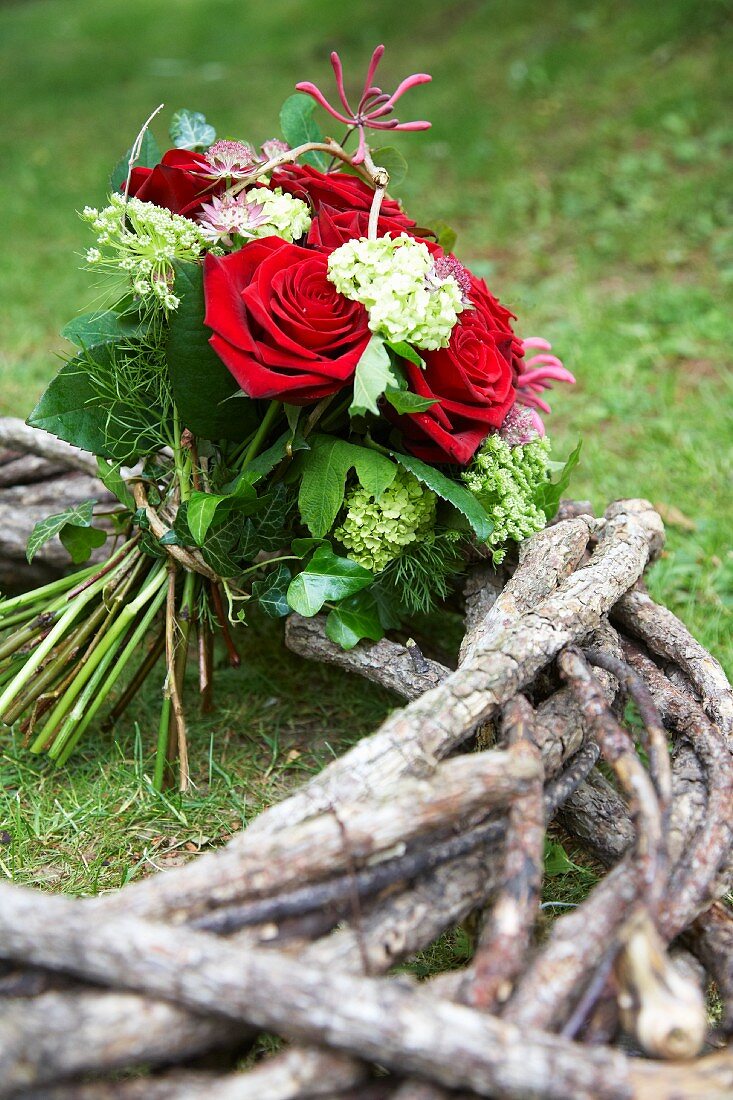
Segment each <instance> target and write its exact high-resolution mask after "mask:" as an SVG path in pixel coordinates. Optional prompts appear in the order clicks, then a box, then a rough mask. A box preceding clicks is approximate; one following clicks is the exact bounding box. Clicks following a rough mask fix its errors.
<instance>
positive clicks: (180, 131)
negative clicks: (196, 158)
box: [169, 108, 216, 152]
mask: <svg viewBox="0 0 733 1100" xmlns="http://www.w3.org/2000/svg"><path fill="white" fill-rule="evenodd" d="M169 133H170V139H171V141H172V142H173V144H174V145H175V147H176V149H190V150H191V151H192V152H195V151H196V150H197V149H198V150H200V149H208V148H209V146H210V145H212V144H213V143H214V142H215V141H216V130H215V129H214V127H213V126H210V125H209V124H208V122H207V121H206V116H205V115H202V114H201V112H200V111H187V110H186V109H185V108H184V109H183V110H181V111H176V113H175V114H174V116H173V118H172V119H171V126H170V130H169Z"/></svg>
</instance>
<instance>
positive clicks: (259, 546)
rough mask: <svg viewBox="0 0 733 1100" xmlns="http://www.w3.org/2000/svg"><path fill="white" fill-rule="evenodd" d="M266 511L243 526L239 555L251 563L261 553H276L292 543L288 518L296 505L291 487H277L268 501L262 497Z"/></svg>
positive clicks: (263, 509)
mask: <svg viewBox="0 0 733 1100" xmlns="http://www.w3.org/2000/svg"><path fill="white" fill-rule="evenodd" d="M260 503H261V504H262V507H261V508H260V510H259V511H258V512H257V515H256V518H255V519H246V520H245V521H244V523H243V524H242V533H241V536H240V539H239V547H238V553H239V556H240V557H241V558H243V559H245V560H249V561H251V560H252V559H253V558H254V557H255V555H256V554H257V553H258V552H259V551H260V550H265V551H268V552H269V551H273V550H279V549H281V547H284V546H287V544H288V541H289V534H290V532H289V530H288V515H289V513H290V510H291V507H292V504H293V501H292V497H291V496H290V490H289V489H288V486H287V485H282V484H280V485H276V486H275V487H274V489H273V490H272V491H271V492H270V493H268V494H267V495H266V496H265V497H260Z"/></svg>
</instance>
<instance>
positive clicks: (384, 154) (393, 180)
mask: <svg viewBox="0 0 733 1100" xmlns="http://www.w3.org/2000/svg"><path fill="white" fill-rule="evenodd" d="M372 161H373V162H374V164H375V165H376V167H377V168H384V169H385V171H387V172H389V186H390V190H391V189H392V188H393V187H399V185H400V184H401V183H402V181H403V179H404V178H405V176H406V175H407V161H406V160H405V158H404V157H403V156H402V153H401V152H400V151H399V149H395V147H394V146H393V145H385V146H384V147H383V148H382V149H373V150H372Z"/></svg>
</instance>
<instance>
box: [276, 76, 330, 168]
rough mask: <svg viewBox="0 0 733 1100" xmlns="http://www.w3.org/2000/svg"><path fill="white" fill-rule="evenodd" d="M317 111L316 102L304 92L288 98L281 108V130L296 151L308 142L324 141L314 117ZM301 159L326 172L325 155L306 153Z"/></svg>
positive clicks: (326, 162)
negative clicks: (299, 146)
mask: <svg viewBox="0 0 733 1100" xmlns="http://www.w3.org/2000/svg"><path fill="white" fill-rule="evenodd" d="M315 109H316V103H315V100H313V99H311V97H310V96H309V95H304V94H303V92H296V93H295V94H294V95H291V96H288V98H287V99H286V100H285V102H284V103H283V105H282V107H281V108H280V129H281V130H282V135H283V137H284V138H285V140H286V141H287V143H288V145H289V146H290V147H291V148H293V149H295V148H296V147H297V146H298V145H305V144H306V142H311V141H318V142H320V141H323V133H322V131H321V128H320V126H319V125H318V123H317V122H316V120H315V119H314V117H313V114H314V112H315ZM300 159H301V160H302V161H305V163H306V164H311V165H312V166H313V167H314V168H317V169H318V170H319V171H320V172H325V170H326V168H327V167H328V158H327V157H326V156H325V155H324V154H323V153H319V152H312V153H306V154H305V155H304V156H302V157H301V158H300Z"/></svg>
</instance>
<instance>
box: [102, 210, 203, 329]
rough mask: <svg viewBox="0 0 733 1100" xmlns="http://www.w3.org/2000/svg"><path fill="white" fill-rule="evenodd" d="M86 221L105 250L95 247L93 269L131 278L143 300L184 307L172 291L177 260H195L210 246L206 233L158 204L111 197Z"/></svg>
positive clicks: (172, 308) (135, 291)
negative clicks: (174, 263)
mask: <svg viewBox="0 0 733 1100" xmlns="http://www.w3.org/2000/svg"><path fill="white" fill-rule="evenodd" d="M82 217H83V218H84V220H85V221H88V222H89V223H90V224H91V226H92V228H93V229H94V230H95V232H96V233H97V244H98V245H100V246H101V247H100V248H90V249H88V251H87V254H86V261H87V263H88V264H89V265H90V266H91V267H98V268H102V269H104V270H107V271H123V272H125V273H126V274H127V275H129V278H130V281H131V283H132V289H133V292H134V294H135V295H136V296H137V297H138V298H140V299H142V301H146V300H147V301H148V302H152V304H156V305H162V306H163V307H164V308H165V309H167V310H174V309H177V308H178V302H179V300H178V298H177V297H176V296H175V294H173V293H172V291H171V286H172V284H173V261H174V260H195V259H196V258H197V257H198V256H200V254H201V253H202V252H203V250H204V248H205V247H206V237H205V236H204V233H203V232H202V230H201V229H200V228H199V226H197V225H196V224H195V223H194V222H192V221H190V220H189V219H188V218H183V217H181V216H180V215H179V214H172V213H171V212H170V210H164V209H163V208H162V207H160V206H155V204H154V203H152V202H142V201H141V200H140V199H128V200H127V203H125V199H124V196H123V195H110V200H109V206H106V207H105V208H104V209H103V210H96V209H95V208H94V207H91V206H87V207H85V208H84V211H83V213H82Z"/></svg>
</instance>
